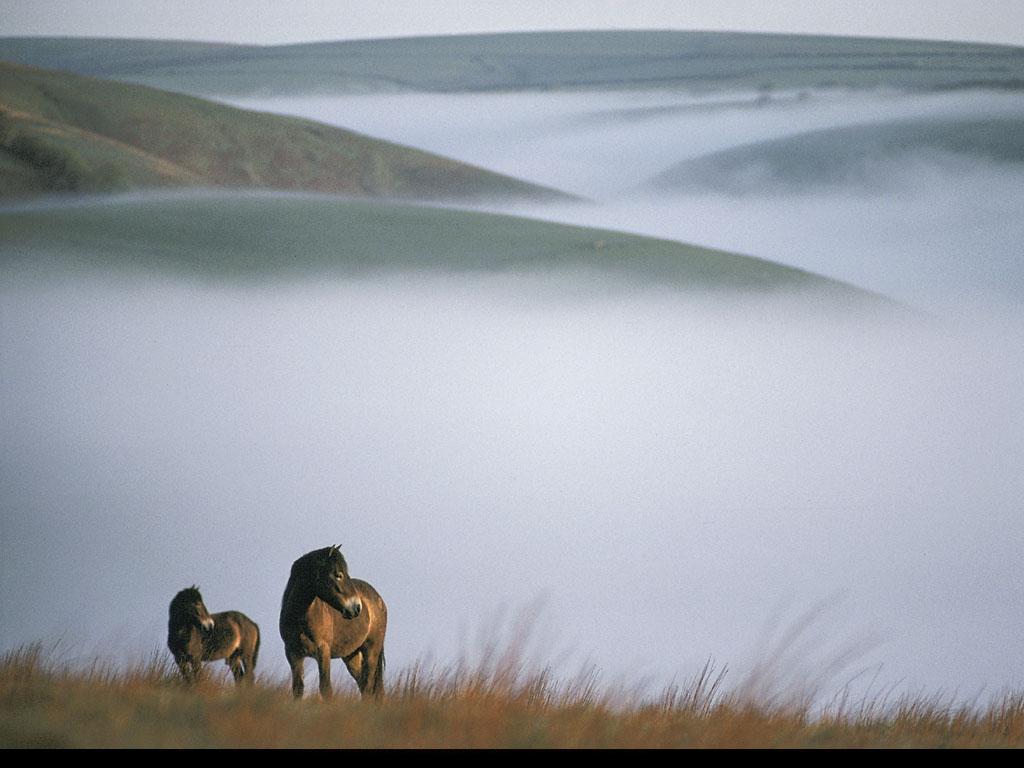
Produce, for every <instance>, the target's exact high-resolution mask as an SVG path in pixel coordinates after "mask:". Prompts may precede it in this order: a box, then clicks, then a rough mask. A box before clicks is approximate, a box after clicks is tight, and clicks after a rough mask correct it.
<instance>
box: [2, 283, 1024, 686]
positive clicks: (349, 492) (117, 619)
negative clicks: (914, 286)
mask: <svg viewBox="0 0 1024 768" xmlns="http://www.w3.org/2000/svg"><path fill="white" fill-rule="evenodd" d="M562 279H569V280H570V281H571V279H572V278H571V277H570V278H559V277H548V278H545V283H546V287H547V288H548V289H549V290H547V292H546V293H545V296H547V298H546V299H545V300H543V301H532V300H530V298H529V297H530V296H532V295H534V293H535V290H536V289H537V288H538V287H539V286H540V283H539V282H537V281H540V280H541V278H528V277H519V278H511V277H500V276H491V277H448V278H442V277H438V278H424V277H422V276H418V277H417V278H415V280H413V279H404V278H402V277H400V276H395V277H390V278H367V279H363V280H351V281H333V282H327V283H321V284H318V285H307V284H302V283H292V284H290V285H287V286H285V285H273V284H270V285H267V286H266V287H265V288H264V289H260V288H253V287H249V288H237V289H233V288H229V287H223V286H222V287H219V288H204V287H202V286H197V285H186V284H182V283H175V282H170V281H168V282H157V281H154V280H134V281H133V280H127V279H124V278H113V277H110V276H107V277H99V276H97V277H95V278H94V279H83V278H82V277H81V276H80V275H79V276H77V277H75V278H74V279H63V278H60V277H59V276H57V277H53V278H40V277H39V276H36V278H35V279H24V280H23V279H14V280H8V281H6V282H5V284H4V285H3V287H2V288H0V313H2V314H0V370H3V371H4V375H3V380H2V386H0V407H2V412H3V413H4V414H5V417H4V419H3V420H2V422H0V440H2V443H3V445H4V453H3V462H2V467H0V488H2V494H0V504H2V508H0V523H2V528H3V530H2V535H0V539H2V544H0V562H2V568H3V583H4V585H5V588H6V589H5V591H6V593H7V595H6V597H5V599H4V601H3V603H2V610H3V615H2V617H0V618H2V621H0V647H3V648H10V647H12V646H14V645H16V644H18V643H22V642H27V641H32V640H36V639H40V638H44V639H50V638H62V639H63V640H65V641H66V642H67V645H68V646H69V647H72V648H73V649H74V651H76V652H79V651H81V649H82V647H83V646H82V643H83V642H85V641H84V640H83V639H87V640H88V643H94V644H95V645H94V646H90V649H91V648H92V647H96V648H100V647H103V645H104V644H105V643H108V644H111V645H113V646H114V647H124V648H128V649H142V650H143V651H145V650H148V649H149V648H152V647H154V646H156V645H158V644H160V643H162V642H163V636H164V627H165V621H166V606H167V602H168V601H169V600H170V597H171V596H172V595H173V594H174V592H175V591H176V590H177V589H179V588H181V587H184V586H187V585H189V584H192V583H194V582H195V583H198V584H199V586H200V587H201V588H202V589H203V591H204V595H205V596H206V598H207V602H208V604H209V606H210V607H211V609H212V610H223V609H228V608H234V609H240V610H243V611H245V612H247V613H249V614H250V615H251V616H252V617H253V618H254V619H255V620H256V621H257V622H258V623H259V624H260V625H261V627H262V629H263V632H264V646H263V651H262V653H261V668H262V670H263V671H265V672H268V673H270V674H275V675H276V674H281V673H283V671H284V669H285V662H284V655H283V649H282V647H281V644H280V641H279V639H278V636H277V631H276V621H277V610H278V607H279V600H280V595H281V591H282V589H283V586H284V582H285V580H286V578H287V573H288V568H289V566H290V564H291V562H292V560H293V559H295V558H296V557H298V556H299V555H300V554H302V553H304V552H306V551H308V550H310V549H313V548H316V547H320V546H325V545H327V544H331V543H336V542H341V543H342V545H343V550H344V552H345V553H346V556H347V557H348V559H349V562H350V565H351V570H352V573H353V574H354V575H356V576H358V577H361V578H365V579H367V580H369V581H371V582H372V583H373V584H374V585H375V586H377V587H378V589H379V590H380V591H381V593H382V594H383V595H384V596H385V598H386V599H387V601H388V603H389V608H390V615H391V618H390V626H389V639H388V658H389V663H390V665H391V669H394V670H397V669H400V668H401V667H402V666H404V665H406V664H408V663H410V662H411V661H413V660H414V659H416V658H418V657H421V656H422V655H423V654H425V653H427V652H433V653H434V654H435V655H436V656H437V657H438V658H439V659H440V660H445V659H450V658H452V657H454V656H455V655H457V654H458V652H459V651H460V650H474V649H473V648H472V646H473V644H474V637H475V632H476V630H478V629H479V628H480V627H481V625H482V624H485V623H486V622H487V620H488V619H489V618H491V617H493V616H494V615H495V612H496V611H499V610H501V609H502V608H505V609H508V608H509V607H510V606H521V605H523V604H527V603H530V602H531V601H534V600H536V599H537V598H544V599H545V601H546V608H545V610H544V612H543V613H542V616H544V617H545V621H543V622H541V623H540V624H538V626H536V627H532V628H530V629H532V630H535V632H534V634H539V635H541V636H543V637H554V638H555V642H554V644H553V646H552V647H551V648H550V649H549V652H550V653H552V654H554V655H555V656H556V657H557V658H558V659H559V660H560V663H561V664H562V665H563V667H562V668H563V669H566V670H569V671H571V669H570V668H571V667H572V665H573V664H575V663H577V662H578V661H579V660H581V659H584V658H586V659H589V660H590V661H592V662H594V663H596V664H597V665H598V666H599V667H600V668H601V669H602V670H603V671H604V672H605V674H606V675H608V676H610V677H615V676H618V677H620V678H622V679H624V680H627V681H630V682H632V681H634V680H636V679H638V678H639V677H642V676H650V678H651V679H653V680H655V681H657V682H667V681H668V680H670V679H671V678H672V677H673V676H686V675H690V674H692V673H694V672H695V671H696V670H697V669H699V667H700V666H702V665H703V663H704V661H705V660H706V659H707V658H708V657H709V656H710V657H714V658H715V659H717V660H719V662H722V663H728V664H729V665H730V666H731V668H732V669H733V670H734V672H733V679H734V680H735V679H736V678H737V677H739V676H741V675H742V673H743V670H744V669H747V668H749V666H750V665H751V664H752V663H753V661H754V660H755V657H757V656H758V654H759V653H762V654H763V653H764V646H765V645H766V644H767V646H769V647H770V646H771V637H772V633H771V631H770V629H769V628H770V627H771V625H772V621H776V622H780V623H781V624H783V625H786V624H788V623H792V622H795V621H797V620H798V617H799V615H800V614H801V613H802V612H803V611H804V610H805V609H806V608H808V607H810V606H814V605H817V604H819V603H822V602H823V603H824V604H826V605H827V606H829V610H827V611H826V612H825V614H824V616H823V617H822V618H821V619H820V620H819V621H818V622H816V624H815V628H814V631H815V632H817V633H818V634H817V635H815V638H816V639H815V640H814V642H813V643H812V645H813V648H812V649H811V651H812V652H811V653H809V655H807V656H803V655H802V654H795V656H801V658H796V657H795V656H794V658H793V659H790V660H789V662H787V663H788V664H789V665H796V666H800V665H801V664H804V665H807V666H810V667H813V669H811V670H810V672H811V673H817V672H818V671H820V669H821V667H822V664H823V662H821V663H819V661H820V660H822V659H824V660H827V659H828V658H830V657H831V656H832V655H834V654H836V653H838V652H839V649H840V648H842V647H845V646H846V645H848V644H850V643H853V644H855V645H856V646H857V647H858V648H862V649H864V652H863V653H860V654H858V655H857V657H856V659H855V661H854V662H853V663H852V664H849V665H846V666H844V667H843V669H842V670H841V673H842V674H841V677H843V679H841V680H838V679H833V680H829V681H828V682H829V684H830V685H838V684H841V683H842V682H845V676H852V675H853V674H855V673H857V672H859V671H861V670H868V672H867V676H868V679H870V680H872V681H874V685H875V686H888V685H893V686H897V687H898V689H899V690H915V689H916V688H917V687H918V686H921V687H924V688H926V689H928V690H938V689H942V690H945V691H947V692H948V691H956V692H957V693H958V694H962V695H963V696H965V697H970V696H972V695H974V694H975V693H977V692H978V691H979V690H981V689H982V688H984V689H985V690H986V691H988V692H993V691H995V690H997V689H999V688H1001V687H1002V686H1009V685H1014V684H1017V685H1019V684H1020V683H1021V682H1024V666H1022V662H1021V661H1020V659H1019V658H1018V657H1017V655H1016V654H1015V653H1014V649H1015V648H1016V647H1017V645H1018V644H1019V637H1020V635H1021V631H1022V629H1024V614H1022V613H1021V611H1020V610H1018V608H1019V603H1020V601H1019V584H1018V581H1019V580H1018V579H1017V577H1016V575H1015V572H1014V571H1013V565H1014V564H1015V562H1016V556H1017V555H1018V554H1019V552H1020V549H1021V545H1022V543H1024V519H1022V518H1021V515H1020V501H1019V500H1020V498H1021V494H1022V492H1024V478H1022V475H1021V473H1020V471H1019V470H1020V466H1021V465H1022V460H1024V409H1022V408H1021V407H1020V406H1021V392H1024V345H1021V344H1020V339H1021V338H1024V336H1022V331H1024V317H1022V316H1021V314H1020V313H1019V312H1018V311H1017V310H1015V309H1013V308H1012V307H1011V308H1010V309H1008V310H1006V311H1003V310H996V309H995V308H994V307H991V306H989V307H985V308H984V311H979V312H977V313H975V314H974V315H973V317H972V319H971V320H970V322H966V321H965V322H961V323H960V324H959V325H958V327H956V328H955V329H953V328H951V327H949V326H944V325H942V324H931V325H924V324H917V325H915V326H914V327H904V326H898V325H895V324H893V323H892V322H890V321H885V320H883V319H881V318H877V317H875V318H858V317H854V316H848V315H847V316H843V315H824V316H822V315H819V314H817V312H818V311H819V310H818V309H815V310H812V309H811V308H810V306H811V305H808V304H805V303H803V302H802V301H801V300H799V299H797V298H794V299H793V300H786V301H780V300H778V299H775V300H773V301H771V302H763V303H762V302H758V301H754V300H751V299H749V298H748V299H745V300H743V301H739V300H737V301H736V302H728V301H721V300H716V301H714V302H710V301H708V302H702V301H701V300H699V299H696V298H694V297H688V298H684V297H682V296H680V295H679V294H676V293H673V292H670V291H658V290H644V291H631V292H611V293H606V294H604V295H603V294H602V292H600V291H593V292H590V293H586V294H580V293H579V292H576V293H574V294H573V298H572V299H565V300H560V299H558V298H557V296H558V291H557V290H550V289H551V288H552V286H551V283H550V281H552V280H562ZM556 287H557V286H556ZM819 309H820V307H819ZM522 628H523V627H519V629H522ZM766 634H767V636H768V639H767V640H766V639H765V638H766ZM559 654H561V655H559ZM879 669H880V671H878V670H879ZM790 671H791V670H790ZM876 672H877V677H874V675H875V674H876ZM812 676H813V674H812ZM341 677H342V676H341V675H338V676H337V678H338V679H339V680H340V679H341ZM864 679H865V678H863V677H862V678H858V681H859V682H858V684H861V683H863V681H864ZM346 682H347V681H346Z"/></svg>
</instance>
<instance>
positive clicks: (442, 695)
mask: <svg viewBox="0 0 1024 768" xmlns="http://www.w3.org/2000/svg"><path fill="white" fill-rule="evenodd" d="M217 666H218V667H220V664H217ZM176 675H177V673H176V671H173V670H172V669H171V665H170V663H169V659H167V658H166V653H165V652H159V653H157V654H156V655H155V656H154V658H153V660H152V661H151V662H149V663H145V664H139V665H136V666H135V667H130V666H129V667H128V668H127V669H122V670H117V669H116V668H114V667H111V666H109V665H105V664H103V663H100V664H97V665H93V666H92V667H91V668H90V667H87V668H85V669H75V668H73V667H69V666H66V665H61V664H59V663H54V662H52V661H51V660H49V659H47V658H45V657H44V656H43V655H42V654H41V653H40V652H39V649H38V648H36V647H29V648H25V649H20V650H17V651H13V652H9V653H7V654H5V655H4V656H3V657H0V747H4V748H12V747H22V748H24V747H49V748H53V747H63V748H83V747H84V748H111V747H150V748H152V747H163V748H182V747H192V748H238V747H249V748H253V747H261V748H273V747H292V748H294V747H305V748H318V747H334V748H337V747H348V748H409V747H413V748H417V747H418V748H443V747H447V748H535V747H539V748H583V747H589V748H617V747H631V748H652V747H660V748H680V747H685V748H694V747H713V748H722V747H733V748H750V747H761V748H763V747H786V748H816V747H817V748H827V747H846V748H850V747H862V748H863V747H868V748H870V747H903V748H906V747H919V748H924V747H927V748H937V747H946V748H949V747H989V748H993V747H997V748H1006V747H1016V748H1019V747H1022V746H1024V699H1022V697H1021V696H1020V695H1009V696H1006V697H1005V698H1003V699H1001V700H997V701H996V702H994V703H992V704H990V705H988V706H986V707H983V708H982V707H979V708H961V707H956V706H952V705H950V704H948V703H944V701H943V700H942V699H941V698H925V697H922V698H919V699H904V700H900V701H894V702H889V703H886V702H881V701H880V702H867V703H864V704H851V703H849V702H846V703H839V704H837V705H835V706H833V707H830V708H828V709H827V710H826V711H825V712H823V713H811V712H810V711H809V709H808V708H807V706H806V705H803V704H800V703H799V702H798V701H793V702H786V701H775V702H772V701H760V700H758V699H757V698H756V697H754V698H752V697H750V696H749V695H744V694H743V693H742V692H729V691H727V690H725V687H724V686H723V680H724V677H723V675H721V674H717V673H716V672H715V671H714V670H713V669H711V668H710V667H709V668H706V669H705V670H704V672H703V673H701V674H699V675H697V676H696V677H695V678H694V679H693V680H690V681H687V682H685V683H684V684H682V685H679V686H674V687H672V688H670V689H668V690H666V691H664V692H663V693H662V694H661V695H660V696H658V697H655V698H648V699H643V698H640V697H636V696H631V695H629V693H628V692H627V693H625V694H622V693H619V694H616V693H615V692H613V691H612V692H606V691H603V690H602V688H601V686H600V685H598V684H597V683H596V682H595V680H594V679H593V678H592V677H587V676H582V677H581V678H580V679H578V680H577V681H575V682H571V683H568V684H557V683H555V682H554V681H553V680H552V679H551V677H550V675H548V674H546V673H544V672H530V671H528V670H527V669H524V668H523V667H522V666H521V665H520V663H519V660H518V659H517V658H516V657H515V656H514V655H505V654H500V655H499V656H498V658H497V659H496V660H495V662H494V663H493V664H490V665H483V666H481V667H479V668H476V669H472V668H462V667H455V668H452V669H442V670H437V669H434V670H426V671H424V670H416V669H413V670H411V671H406V672H403V673H400V674H397V675H393V676H392V677H391V678H390V682H389V685H390V693H389V695H388V696H386V697H385V698H384V699H383V700H382V701H380V702H374V703H369V702H362V701H359V700H358V699H356V698H354V697H353V696H352V695H351V694H345V693H340V694H338V695H336V697H335V699H334V700H332V701H330V702H322V701H320V700H319V699H317V698H312V697H310V698H307V699H306V700H304V701H302V702H298V703H297V702H294V701H293V700H292V699H291V695H290V692H288V691H287V687H286V686H285V685H284V683H283V681H280V682H277V683H275V682H274V681H270V680H267V679H265V678H264V679H260V680H259V681H258V682H257V684H256V685H255V686H253V687H252V688H250V689H243V690H236V689H234V688H233V687H229V684H226V683H224V682H223V681H222V678H221V679H220V680H219V679H218V678H217V677H216V676H213V679H209V680H207V681H206V682H204V683H201V684H200V685H199V686H198V688H196V689H194V690H187V689H185V688H184V687H183V686H182V684H181V683H180V682H179V679H178V678H177V676H176Z"/></svg>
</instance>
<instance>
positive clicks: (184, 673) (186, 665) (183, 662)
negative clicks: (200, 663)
mask: <svg viewBox="0 0 1024 768" xmlns="http://www.w3.org/2000/svg"><path fill="white" fill-rule="evenodd" d="M174 661H175V662H177V664H178V671H180V672H181V678H182V679H183V680H184V681H185V684H186V685H189V684H191V683H192V677H191V674H192V662H191V661H190V660H189V658H188V657H187V656H182V657H180V658H176V659H175V660H174Z"/></svg>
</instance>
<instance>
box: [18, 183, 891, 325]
mask: <svg viewBox="0 0 1024 768" xmlns="http://www.w3.org/2000/svg"><path fill="white" fill-rule="evenodd" d="M0 241H2V242H3V243H4V248H3V249H2V250H0V275H2V274H3V273H5V272H6V273H8V274H10V273H11V272H17V271H22V270H25V269H30V270H31V269H36V268H41V267H43V266H45V265H55V266H57V267H59V268H60V269H67V268H69V267H71V268H83V269H94V268H103V269H112V270H115V271H118V272H123V271H125V270H138V269H142V270H146V271H152V270H156V271H159V272H163V273H167V274H169V275H173V276H176V277H188V276H192V277H198V278H202V279H218V280H220V279H225V280H232V281H237V280H243V281H249V280H262V279H266V278H268V277H280V278H289V277H292V278H296V277H310V276H312V277H323V276H328V275H355V274H363V273H377V272H382V271H392V270H410V269H412V270H423V271H430V272H437V273H452V272H478V273H496V272H508V273H516V274H522V273H551V272H552V271H556V270H568V269H574V270H579V269H580V268H583V269H585V270H587V272H586V274H591V275H593V276H595V277H597V276H600V275H601V274H610V275H614V277H615V282H614V285H615V286H616V287H618V288H620V289H629V288H631V287H637V286H645V285H654V284H658V285H666V286H670V287H675V288H681V289H687V290H699V291H707V290H736V291H745V292H763V291H771V290H795V289H808V290H816V291H819V292H821V293H823V294H827V295H828V297H829V299H828V301H829V304H830V305H839V304H842V303H843V301H844V300H845V301H847V302H851V303H862V302H867V303H875V302H878V301H880V300H878V299H877V298H875V297H874V296H873V295H871V294H868V293H865V292H862V291H859V290H857V289H855V288H853V287H850V286H847V285H844V284H842V283H838V282H835V281H831V280H826V279H825V278H821V277H818V276H816V275H812V274H810V273H808V272H804V271H801V270H798V269H792V268H789V267H784V266H782V265H779V264H775V263H772V262H769V261H763V260H761V259H755V258H750V257H745V256H738V255H735V254H730V253H724V252H721V251H714V250H710V249H706V248H698V247H695V246H690V245H683V244H681V243H675V242H670V241H667V240H655V239H652V238H646V237H639V236H636V235H629V234H624V233H620V232H611V231H606V230H599V229H588V228H582V227H570V226H565V225H562V224H551V223H547V222H541V221H535V220H531V219H523V218H517V217H513V216H499V215H493V214H484V213H474V212H469V211H459V210H451V209H446V208H432V207H419V206H409V205H398V204H390V203H377V202H372V201H351V200H349V201H345V200H339V199H337V198H329V197H310V196H297V195H283V196H282V195H247V194H237V193H223V194H209V195H164V196H158V197H150V198H148V199H147V198H143V199H117V198H112V199H111V201H110V202H103V201H99V200H96V201H91V202H81V203H79V204H77V205H74V206H41V207H27V208H26V207H22V208H19V209H7V210H0ZM573 274H574V275H576V277H574V278H573V279H572V280H571V281H570V284H578V285H579V286H580V288H581V290H586V289H587V286H588V285H589V284H590V281H589V280H586V279H580V274H582V273H580V274H577V273H576V272H574V273H573Z"/></svg>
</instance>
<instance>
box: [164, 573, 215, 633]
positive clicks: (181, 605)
mask: <svg viewBox="0 0 1024 768" xmlns="http://www.w3.org/2000/svg"><path fill="white" fill-rule="evenodd" d="M171 618H172V619H173V620H177V621H178V622H180V623H182V624H194V625H196V626H197V627H199V628H200V629H201V630H203V631H204V632H210V631H212V630H213V617H212V616H211V615H210V612H209V611H207V610H206V605H205V604H204V603H203V596H202V595H201V594H199V590H198V589H197V588H196V586H195V585H194V584H193V585H192V586H191V587H189V588H188V589H183V590H181V592H179V593H178V594H176V595H175V596H174V599H173V600H171Z"/></svg>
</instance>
